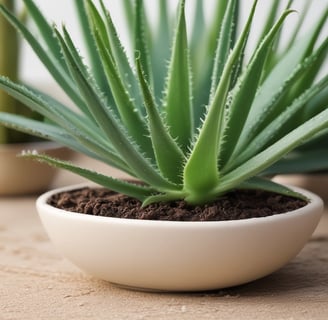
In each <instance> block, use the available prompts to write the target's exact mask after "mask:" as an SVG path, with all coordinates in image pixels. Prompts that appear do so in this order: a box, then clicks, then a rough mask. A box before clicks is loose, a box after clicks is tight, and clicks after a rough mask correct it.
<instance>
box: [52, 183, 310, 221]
mask: <svg viewBox="0 0 328 320" xmlns="http://www.w3.org/2000/svg"><path fill="white" fill-rule="evenodd" d="M48 203H49V204H51V205H52V206H54V207H57V208H60V209H64V210H68V211H71V212H78V213H84V214H89V215H97V216H107V217H117V218H127V219H144V220H171V221H225V220H238V219H248V218H257V217H266V216H270V215H274V214H281V213H285V212H288V211H291V210H295V209H298V208H301V207H303V206H305V205H306V201H304V200H300V199H296V198H293V197H288V196H284V195H280V194H276V193H270V192H264V191H256V190H237V191H233V192H230V193H228V194H226V195H224V196H222V197H221V198H219V199H218V200H217V201H215V202H212V203H210V204H207V205H204V206H190V205H188V204H187V203H186V202H185V201H173V202H169V203H154V204H151V205H148V206H147V207H144V208H142V207H141V202H140V201H138V200H136V199H133V198H130V197H128V196H125V195H122V194H117V193H115V192H113V191H110V190H107V189H103V188H92V189H90V188H82V189H78V190H74V191H69V192H62V193H59V194H56V195H54V196H53V197H52V198H50V199H49V201H48Z"/></svg>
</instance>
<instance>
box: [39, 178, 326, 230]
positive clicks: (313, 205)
mask: <svg viewBox="0 0 328 320" xmlns="http://www.w3.org/2000/svg"><path fill="white" fill-rule="evenodd" d="M83 187H99V185H97V184H94V183H90V182H87V183H81V184H74V185H70V186H65V187H60V188H56V189H53V190H50V191H47V192H45V193H43V194H42V195H40V196H39V197H38V198H37V200H36V206H37V208H41V207H43V208H47V212H48V213H51V214H54V215H61V216H62V217H63V218H64V217H66V218H67V217H70V218H71V219H79V220H85V221H86V222H87V221H93V222H96V221H98V222H106V223H121V224H122V223H125V224H133V225H139V224H143V225H145V224H149V225H159V224H161V225H162V226H166V225H169V226H170V227H173V226H179V227H181V226H182V225H183V226H197V225H202V226H205V225H206V226H208V227H211V226H213V227H214V226H218V225H222V226H231V227H232V226H240V224H245V225H246V224H250V223H251V224H254V223H257V224H261V223H268V222H270V221H273V220H277V219H280V220H281V219H286V220H288V219H290V218H292V217H295V215H298V216H301V215H307V214H308V213H309V212H311V211H317V210H318V209H321V212H322V211H323V206H324V204H323V200H322V199H321V198H320V197H319V196H318V195H316V194H314V193H313V192H310V191H308V190H306V189H302V188H299V187H294V186H289V187H290V188H291V189H293V190H294V191H297V192H299V193H302V194H303V195H305V196H306V197H307V198H308V199H309V203H308V204H307V205H305V206H304V207H302V208H299V209H296V210H293V211H289V212H286V213H282V214H275V215H271V216H267V217H257V218H248V219H240V220H226V221H165V220H138V219H128V218H115V217H103V216H94V215H88V214H83V213H82V214H81V213H77V212H68V211H66V210H63V209H58V208H56V207H54V206H52V205H49V204H47V203H46V201H47V199H48V198H49V197H50V196H52V195H54V194H56V193H59V192H64V191H69V190H74V189H79V188H83ZM100 187H101V186H100ZM39 211H40V210H39ZM67 213H69V215H68V214H67Z"/></svg>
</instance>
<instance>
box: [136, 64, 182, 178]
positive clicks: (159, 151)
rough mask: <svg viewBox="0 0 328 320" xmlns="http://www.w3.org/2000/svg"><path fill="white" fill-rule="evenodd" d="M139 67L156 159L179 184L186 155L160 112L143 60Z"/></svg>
mask: <svg viewBox="0 0 328 320" xmlns="http://www.w3.org/2000/svg"><path fill="white" fill-rule="evenodd" d="M137 69H138V74H139V79H140V80H139V81H140V85H141V89H142V91H143V94H144V100H145V107H146V110H147V115H148V122H149V130H150V136H151V140H152V144H153V148H154V152H155V155H156V161H157V164H158V167H159V169H160V170H161V172H162V174H163V175H164V176H165V177H166V178H168V179H169V180H170V181H173V182H175V183H177V184H181V183H182V171H183V164H184V161H185V157H184V154H183V152H182V151H181V149H180V148H179V146H178V145H177V143H176V142H175V141H174V139H173V138H172V137H171V136H170V134H169V131H168V129H167V127H166V125H165V124H164V123H163V120H162V118H161V116H160V114H159V112H158V109H157V106H156V102H155V98H154V97H153V95H152V92H151V89H150V87H149V85H148V83H147V81H146V79H145V74H144V73H143V70H142V66H141V62H140V61H139V60H137Z"/></svg>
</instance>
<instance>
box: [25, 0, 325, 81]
mask: <svg viewBox="0 0 328 320" xmlns="http://www.w3.org/2000/svg"><path fill="white" fill-rule="evenodd" d="M35 1H36V3H37V4H38V5H39V7H40V9H41V10H42V11H43V12H44V13H45V14H46V15H47V16H48V17H49V19H50V21H54V22H55V23H56V24H57V25H59V26H60V25H61V24H62V23H65V25H66V26H67V27H68V29H69V30H70V31H71V32H72V34H73V36H74V37H75V38H76V39H80V34H79V30H78V24H77V20H76V16H75V13H74V1H72V0H35ZM144 1H145V3H146V4H147V5H148V9H149V10H150V12H151V13H152V16H153V18H154V20H155V19H156V8H155V7H156V2H157V0H144ZM167 1H168V2H170V4H171V6H172V10H174V8H175V6H176V4H177V0H167ZM203 1H206V4H207V9H208V14H210V12H211V9H212V8H213V0H203ZM304 1H311V2H312V4H313V6H312V9H311V12H310V13H309V15H308V18H309V19H308V20H307V21H306V24H305V25H304V26H303V27H304V29H306V28H309V26H310V25H311V23H313V22H314V21H316V19H317V17H318V16H319V14H320V13H321V12H322V10H323V8H325V7H326V6H327V4H328V0H295V1H294V2H295V7H296V8H298V7H299V6H300V5H301V4H302V3H304ZM286 2H287V1H286ZM105 3H106V4H107V5H108V7H109V8H110V10H111V12H113V19H114V20H115V21H116V22H117V23H119V24H120V25H121V23H122V10H121V7H120V5H121V0H105ZM194 3H195V0H187V4H188V5H189V7H188V11H189V13H191V11H192V7H193V4H194ZM252 3H253V0H243V3H242V4H243V11H242V12H243V13H247V12H248V9H249V7H250V5H251V4H252ZM268 6H269V3H268V0H260V1H259V7H258V11H257V12H258V13H257V20H256V21H257V23H258V24H260V23H261V20H263V17H264V16H265V15H264V11H265V10H266V9H267V8H268ZM297 17H298V15H297V14H294V16H293V17H290V18H289V20H290V23H293V22H295V20H296V19H297ZM326 27H327V26H326ZM255 29H256V26H255ZM122 30H123V41H124V28H123V29H122ZM323 36H325V37H328V28H326V29H325V32H324V34H323ZM21 66H22V69H21V70H22V74H21V76H22V78H23V79H24V80H26V81H28V82H31V83H34V84H36V85H39V84H44V83H51V80H50V76H49V75H48V73H47V71H46V70H45V69H44V68H43V66H42V65H41V64H40V63H39V62H38V60H37V58H36V57H35V55H34V53H33V52H32V51H31V50H30V49H29V48H28V47H27V46H26V45H25V44H24V46H23V54H22V65H21Z"/></svg>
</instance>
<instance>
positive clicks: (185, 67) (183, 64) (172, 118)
mask: <svg viewBox="0 0 328 320" xmlns="http://www.w3.org/2000/svg"><path fill="white" fill-rule="evenodd" d="M177 94H178V95H179V99H177V98H176V97H177ZM191 96H192V92H191V76H190V60H189V52H188V40H187V29H186V20H185V1H184V0H182V1H180V7H179V18H178V25H177V30H176V34H175V37H174V44H173V50H172V57H171V61H170V66H169V73H168V82H167V92H166V97H165V99H164V106H165V112H166V120H167V124H168V126H169V130H170V134H171V136H172V137H173V138H174V139H177V142H178V144H179V145H180V147H181V148H182V150H183V151H184V152H186V151H187V149H188V147H189V145H190V142H191V137H192V134H193V131H194V129H193V119H192V117H193V113H192V102H191ZM182 124H183V125H182Z"/></svg>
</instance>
